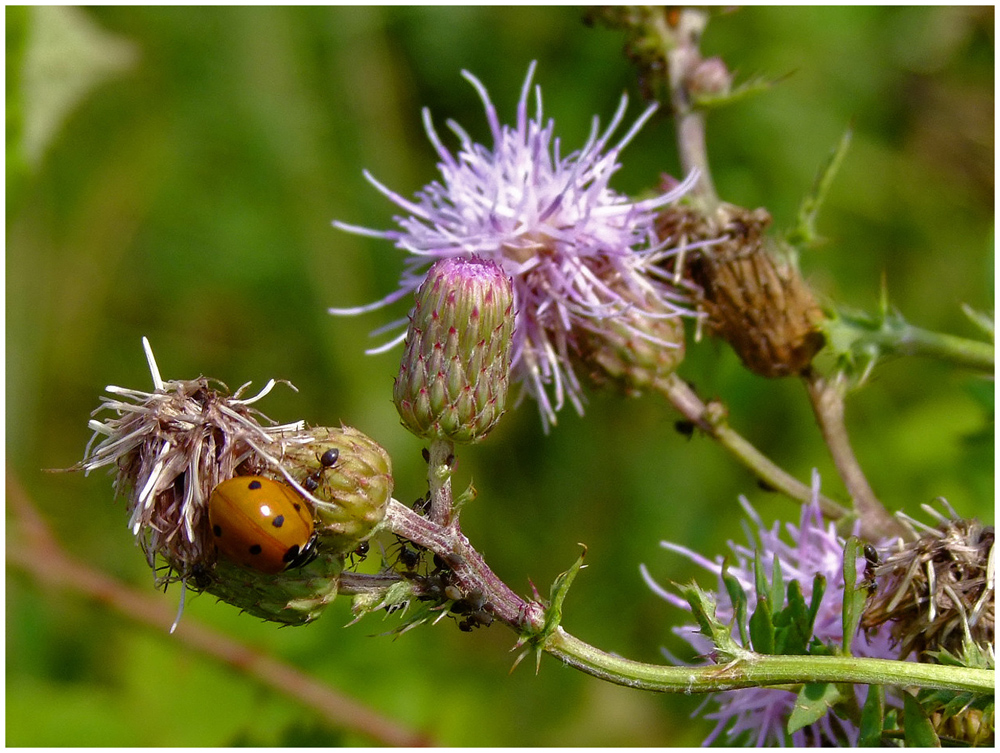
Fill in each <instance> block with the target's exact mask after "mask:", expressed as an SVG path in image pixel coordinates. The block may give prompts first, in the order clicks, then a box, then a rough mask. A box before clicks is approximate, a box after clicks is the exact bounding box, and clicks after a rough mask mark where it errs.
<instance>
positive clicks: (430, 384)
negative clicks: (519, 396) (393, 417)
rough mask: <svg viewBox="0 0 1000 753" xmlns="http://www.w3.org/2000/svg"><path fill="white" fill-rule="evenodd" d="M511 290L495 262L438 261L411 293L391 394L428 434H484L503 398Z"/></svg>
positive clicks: (463, 438) (455, 437) (414, 428)
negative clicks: (412, 300) (413, 297)
mask: <svg viewBox="0 0 1000 753" xmlns="http://www.w3.org/2000/svg"><path fill="white" fill-rule="evenodd" d="M513 310H514V293H513V287H512V283H511V281H510V278H509V277H507V275H505V274H504V272H503V270H502V269H501V268H500V267H499V266H498V265H497V264H495V263H494V262H491V261H487V260H483V259H479V258H477V257H472V258H460V257H453V258H449V259H442V260H440V261H438V262H436V263H435V264H434V265H433V266H432V267H431V268H430V270H429V271H428V273H427V278H426V279H425V280H424V282H423V283H422V284H421V286H420V288H419V289H418V290H417V293H416V305H415V306H414V308H413V311H412V313H411V314H410V327H409V330H408V331H407V333H406V345H405V352H404V354H403V360H402V363H401V364H400V368H399V377H398V378H397V379H396V382H395V385H394V388H393V400H394V402H395V404H396V410H398V411H399V415H400V418H401V419H402V421H403V425H404V426H406V428H407V429H409V430H410V431H411V432H413V433H414V434H416V435H417V436H419V437H423V438H425V439H447V440H450V441H452V442H460V443H469V442H478V441H479V440H481V439H483V438H484V437H485V436H486V435H487V434H488V433H489V432H490V431H491V430H492V429H493V427H494V426H496V423H497V421H499V419H500V416H501V415H503V412H504V406H505V404H506V400H507V386H508V380H509V372H510V357H511V341H512V335H513V331H514V313H513Z"/></svg>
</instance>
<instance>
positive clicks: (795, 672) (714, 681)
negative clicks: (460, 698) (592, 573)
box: [545, 628, 995, 694]
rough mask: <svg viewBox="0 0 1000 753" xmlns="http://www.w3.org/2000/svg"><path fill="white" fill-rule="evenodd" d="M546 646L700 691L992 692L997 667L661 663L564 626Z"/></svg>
mask: <svg viewBox="0 0 1000 753" xmlns="http://www.w3.org/2000/svg"><path fill="white" fill-rule="evenodd" d="M545 650H546V651H547V652H548V653H550V654H552V655H553V656H555V657H556V658H557V659H559V660H560V661H562V662H564V663H566V664H568V665H570V666H571V667H575V668H577V669H579V670H581V671H583V672H586V673H587V674H590V675H593V676H594V677H599V678H600V679H602V680H606V681H608V682H613V683H616V684H618V685H625V686H627V687H630V688H639V689H642V690H652V691H658V692H661V693H704V692H712V691H719V690H734V689H736V688H749V687H761V686H774V685H798V684H801V683H815V682H847V683H856V684H863V685H917V686H920V687H924V688H943V689H947V690H964V691H971V692H975V693H983V694H992V693H993V690H994V683H995V672H993V671H992V670H988V669H970V668H968V667H952V666H944V665H940V664H923V663H917V662H904V661H893V660H890V659H861V658H858V657H850V656H771V655H764V654H757V653H753V652H749V651H748V652H746V654H745V656H741V657H739V658H737V659H736V660H734V661H732V662H729V663H728V664H724V665H718V666H708V667H664V666H660V665H656V664H644V663H642V662H637V661H631V660H629V659H623V658H622V657H620V656H615V655H613V654H608V653H605V652H604V651H601V650H600V649H596V648H594V647H593V646H591V645H589V644H587V643H584V642H583V641H581V640H580V639H578V638H574V637H573V636H572V635H570V634H569V633H567V632H566V631H565V630H563V629H562V628H556V630H555V631H554V632H553V633H552V634H551V635H550V636H549V638H548V642H547V643H546V646H545Z"/></svg>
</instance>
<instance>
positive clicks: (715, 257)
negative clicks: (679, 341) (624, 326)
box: [658, 205, 825, 377]
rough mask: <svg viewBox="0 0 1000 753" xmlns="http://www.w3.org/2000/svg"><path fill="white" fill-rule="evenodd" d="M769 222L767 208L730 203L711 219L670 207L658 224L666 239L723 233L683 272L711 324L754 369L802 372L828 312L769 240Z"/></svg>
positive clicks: (775, 372) (821, 339)
mask: <svg viewBox="0 0 1000 753" xmlns="http://www.w3.org/2000/svg"><path fill="white" fill-rule="evenodd" d="M770 222H771V217H770V215H769V214H768V213H767V212H766V211H764V210H762V209H758V210H755V211H752V212H751V211H748V210H745V209H741V208H739V207H734V206H728V205H727V206H723V207H721V208H720V209H719V211H718V213H717V215H716V216H715V217H710V218H708V217H703V216H699V215H698V214H697V213H695V212H694V211H693V210H691V209H689V208H684V207H671V208H668V209H666V210H664V211H663V212H662V213H661V215H660V220H659V225H658V227H659V229H660V232H661V234H662V235H663V237H668V238H669V237H673V236H679V237H681V238H696V239H697V238H718V237H720V236H722V237H723V238H725V239H726V240H723V241H722V242H720V243H717V244H714V245H712V246H711V247H704V248H702V249H701V250H700V251H698V252H697V253H696V254H694V255H693V256H692V258H691V259H690V260H689V261H688V262H687V266H686V268H685V270H684V272H685V274H687V275H689V276H690V279H691V280H692V281H693V282H694V283H695V284H697V285H698V286H699V287H700V288H701V290H702V299H701V301H700V308H701V309H702V310H703V311H704V312H705V313H706V314H707V315H708V326H709V329H710V331H711V332H712V333H713V334H715V335H717V336H719V337H722V338H723V339H724V340H726V341H727V342H728V343H729V344H730V345H731V346H732V348H733V350H735V351H736V353H737V355H738V356H739V357H740V359H741V360H742V361H743V363H744V365H745V366H746V367H747V368H748V369H750V370H751V371H753V372H754V373H755V374H759V375H761V376H765V377H783V376H789V375H794V374H799V373H801V372H802V371H803V370H805V369H806V368H807V367H808V366H809V364H810V363H811V362H812V359H813V357H814V356H815V355H816V353H818V352H819V350H820V349H821V348H822V347H823V345H824V342H825V340H824V337H823V334H822V332H821V329H820V326H821V323H822V321H823V312H822V310H821V309H820V307H819V305H818V304H817V303H816V299H815V298H814V297H813V295H812V292H811V291H810V290H809V288H808V287H807V286H806V284H805V282H804V281H803V280H802V277H801V275H800V274H799V272H798V269H797V268H796V267H795V265H794V264H792V263H791V262H790V261H782V260H780V259H778V258H777V256H776V255H775V254H774V253H773V252H772V251H770V250H769V249H767V248H766V247H765V240H766V239H765V237H764V229H765V228H766V227H767V226H768V225H769V224H770Z"/></svg>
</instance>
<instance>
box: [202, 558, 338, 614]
mask: <svg viewBox="0 0 1000 753" xmlns="http://www.w3.org/2000/svg"><path fill="white" fill-rule="evenodd" d="M343 569H344V560H343V558H342V557H341V556H339V555H337V554H335V553H332V552H328V551H320V554H319V555H318V556H317V557H316V559H314V560H313V561H312V562H310V563H309V564H307V565H304V566H303V567H298V568H294V569H291V570H285V571H284V572H281V573H278V574H276V575H269V574H267V573H263V572H260V571H259V570H254V569H253V568H249V567H240V566H239V565H235V564H233V563H232V562H230V561H229V560H227V559H224V558H222V557H220V558H219V560H218V562H217V563H216V565H215V568H214V570H213V571H212V573H211V575H210V576H207V577H208V578H209V579H210V582H209V583H208V585H206V586H205V587H204V590H205V591H206V592H207V593H210V594H212V595H213V596H217V597H219V599H221V600H222V601H224V602H226V603H228V604H232V605H233V606H235V607H239V608H240V609H242V610H243V611H244V612H247V613H248V614H252V615H254V616H255V617H260V618H261V619H263V620H268V621H269V622H282V623H284V624H286V625H305V624H306V623H307V622H312V621H313V620H315V619H316V618H317V617H319V616H320V613H321V612H322V611H323V609H325V608H326V606H327V605H328V604H330V603H331V602H332V601H333V600H334V599H335V598H336V596H337V587H338V585H339V584H340V573H341V571H342V570H343ZM196 577H197V576H196ZM189 585H195V586H197V585H198V584H197V583H191V582H190V581H189Z"/></svg>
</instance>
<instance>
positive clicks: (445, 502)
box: [427, 439, 455, 526]
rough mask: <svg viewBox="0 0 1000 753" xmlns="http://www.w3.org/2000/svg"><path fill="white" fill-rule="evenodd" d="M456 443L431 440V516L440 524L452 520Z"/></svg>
mask: <svg viewBox="0 0 1000 753" xmlns="http://www.w3.org/2000/svg"><path fill="white" fill-rule="evenodd" d="M454 453H455V445H454V444H453V443H452V442H450V441H448V440H447V439H435V440H433V441H432V442H431V447H430V457H429V458H428V460H427V486H428V488H429V489H430V492H431V509H430V517H431V520H433V521H434V522H435V523H437V524H438V525H442V526H446V525H448V524H449V523H450V522H451V518H452V503H453V498H452V494H451V466H452V464H453V463H454V461H455V454H454Z"/></svg>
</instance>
